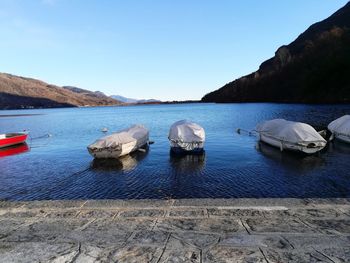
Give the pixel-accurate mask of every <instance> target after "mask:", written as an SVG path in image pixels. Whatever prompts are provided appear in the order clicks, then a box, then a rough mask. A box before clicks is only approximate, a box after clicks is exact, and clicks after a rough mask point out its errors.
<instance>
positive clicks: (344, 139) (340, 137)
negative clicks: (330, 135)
mask: <svg viewBox="0 0 350 263" xmlns="http://www.w3.org/2000/svg"><path fill="white" fill-rule="evenodd" d="M334 138H336V139H337V140H339V141H342V142H345V143H350V137H349V136H346V135H343V134H334Z"/></svg>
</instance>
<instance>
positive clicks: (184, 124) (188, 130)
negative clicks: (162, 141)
mask: <svg viewBox="0 0 350 263" xmlns="http://www.w3.org/2000/svg"><path fill="white" fill-rule="evenodd" d="M169 140H172V141H179V142H188V143H191V142H204V141H205V132H204V129H203V128H202V127H201V126H199V125H198V124H196V123H194V122H191V121H187V120H181V121H177V122H175V123H174V124H173V125H171V127H170V131H169Z"/></svg>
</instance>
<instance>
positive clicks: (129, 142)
mask: <svg viewBox="0 0 350 263" xmlns="http://www.w3.org/2000/svg"><path fill="white" fill-rule="evenodd" d="M148 140H149V131H148V129H146V128H145V127H144V126H142V125H133V126H131V127H130V128H127V129H124V130H121V131H119V132H116V133H113V134H111V135H108V136H105V137H102V138H100V139H98V140H97V141H95V142H94V143H92V144H90V145H89V146H88V147H87V148H88V151H89V153H90V154H91V155H92V156H93V157H94V158H119V157H121V156H124V155H127V154H129V153H131V152H134V151H136V150H138V149H140V148H142V147H143V146H145V145H146V144H147V143H148Z"/></svg>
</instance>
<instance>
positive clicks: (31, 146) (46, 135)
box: [28, 133, 52, 148]
mask: <svg viewBox="0 0 350 263" xmlns="http://www.w3.org/2000/svg"><path fill="white" fill-rule="evenodd" d="M28 137H29V140H30V143H29V145H30V148H40V147H44V146H46V145H48V144H49V142H50V140H47V142H46V143H44V144H41V145H34V146H33V141H35V140H40V139H46V138H47V139H50V138H52V134H51V133H45V134H43V135H40V136H37V137H32V136H31V134H30V133H28Z"/></svg>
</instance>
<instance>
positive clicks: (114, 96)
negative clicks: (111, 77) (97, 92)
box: [111, 95, 161, 103]
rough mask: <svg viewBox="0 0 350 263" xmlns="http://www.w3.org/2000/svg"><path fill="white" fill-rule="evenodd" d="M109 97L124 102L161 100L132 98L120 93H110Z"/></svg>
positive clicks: (153, 101) (156, 101) (155, 101)
mask: <svg viewBox="0 0 350 263" xmlns="http://www.w3.org/2000/svg"><path fill="white" fill-rule="evenodd" d="M111 98H113V99H116V100H118V101H121V102H124V103H159V102H161V101H160V100H155V99H132V98H127V97H124V96H120V95H112V96H111Z"/></svg>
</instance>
